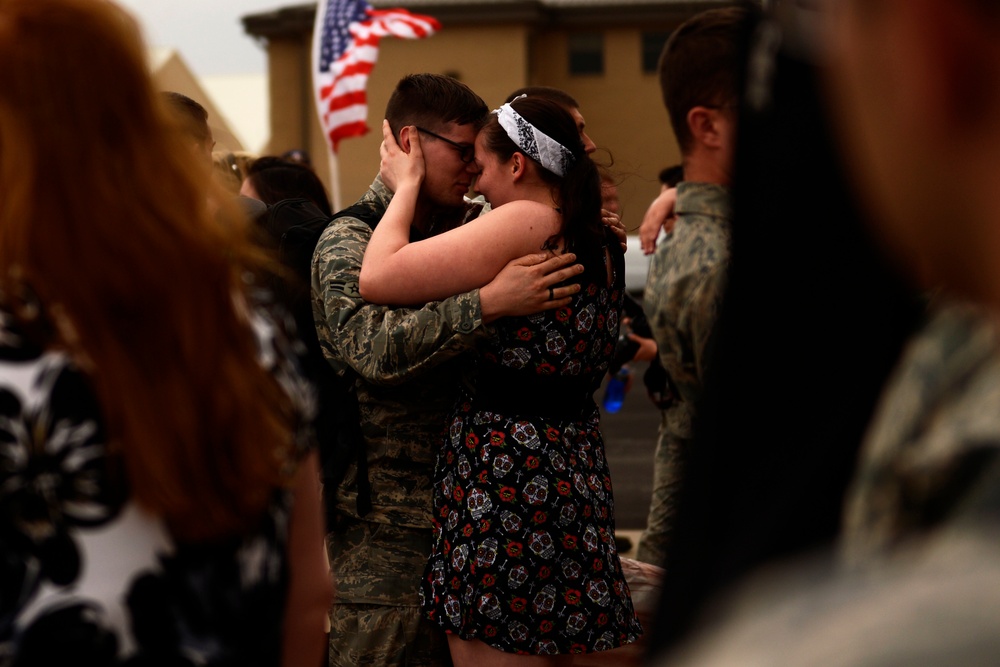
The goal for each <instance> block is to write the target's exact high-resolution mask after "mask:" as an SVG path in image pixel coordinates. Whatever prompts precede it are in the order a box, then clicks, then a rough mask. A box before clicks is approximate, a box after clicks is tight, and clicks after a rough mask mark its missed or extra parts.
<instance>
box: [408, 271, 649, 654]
mask: <svg viewBox="0 0 1000 667" xmlns="http://www.w3.org/2000/svg"><path fill="white" fill-rule="evenodd" d="M621 273H622V272H621V270H620V264H619V265H618V270H616V271H615V275H614V280H613V281H612V285H611V286H610V287H608V286H606V285H602V284H599V283H595V282H590V283H589V284H584V285H583V289H582V290H581V292H580V293H578V295H577V296H576V297H575V298H574V300H573V302H572V303H571V304H570V305H569V306H567V307H565V308H561V309H559V310H557V311H550V312H548V313H541V314H538V315H534V316H530V317H522V318H507V319H504V320H501V321H500V322H499V323H498V327H497V329H498V331H497V336H496V337H495V338H494V340H493V343H492V347H491V349H489V350H488V351H487V352H486V353H485V355H484V356H483V358H482V359H481V361H480V375H479V377H478V379H477V382H476V387H477V389H476V392H475V396H470V397H468V398H467V399H466V400H465V401H463V402H462V403H461V404H460V406H459V407H458V410H457V411H456V413H455V414H454V417H453V420H452V422H451V426H450V431H449V434H448V437H447V438H446V442H445V446H444V449H443V450H442V452H441V453H440V455H439V457H438V462H437V468H436V473H435V486H434V540H433V547H432V548H433V551H432V555H431V558H430V560H429V563H428V566H427V570H426V573H425V577H424V580H423V581H422V585H421V591H420V593H421V603H422V606H423V609H424V613H425V614H426V615H427V616H428V617H429V618H430V619H431V620H433V621H434V622H436V623H437V624H438V625H440V626H441V627H442V628H444V629H445V631H446V632H448V633H453V634H456V635H458V636H459V637H461V638H463V639H479V640H481V641H483V642H485V643H486V644H488V645H490V646H492V647H494V648H497V649H499V650H502V651H505V652H508V653H519V654H529V655H555V654H567V653H590V652H593V651H603V650H608V649H612V648H615V647H617V646H621V645H623V644H626V643H629V642H632V641H634V640H635V639H636V638H637V637H638V636H639V634H640V633H641V627H640V625H639V623H638V621H637V619H636V616H635V612H634V610H633V606H632V601H631V598H630V594H629V590H628V585H627V584H626V582H625V578H624V576H623V574H622V569H621V562H620V560H619V557H618V553H617V551H616V547H615V540H614V499H613V494H612V488H611V478H610V474H609V470H608V465H607V460H606V459H605V456H604V443H603V440H602V439H601V432H600V429H599V417H600V415H599V412H598V409H597V406H596V405H595V403H594V400H593V392H594V390H595V389H596V388H597V387H598V386H599V384H600V382H601V379H602V378H603V376H604V374H605V373H606V372H607V368H608V364H609V359H610V357H611V354H612V352H613V350H614V345H615V340H616V338H617V335H618V327H619V314H620V312H621V307H622V299H623V294H624V287H623V281H622V275H621ZM497 379H499V380H500V385H501V386H500V387H496V386H494V385H493V383H494V382H495V381H497ZM570 396H572V397H570Z"/></svg>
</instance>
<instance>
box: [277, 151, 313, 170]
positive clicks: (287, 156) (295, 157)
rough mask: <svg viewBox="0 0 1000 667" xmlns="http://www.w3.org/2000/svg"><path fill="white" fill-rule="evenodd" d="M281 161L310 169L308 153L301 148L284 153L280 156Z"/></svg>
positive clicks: (310, 160)
mask: <svg viewBox="0 0 1000 667" xmlns="http://www.w3.org/2000/svg"><path fill="white" fill-rule="evenodd" d="M281 159H283V160H288V161H289V162H297V163H299V164H304V165H305V166H307V167H312V158H311V157H310V156H309V151H307V150H304V149H302V148H293V149H292V150H290V151H285V152H284V153H282V154H281Z"/></svg>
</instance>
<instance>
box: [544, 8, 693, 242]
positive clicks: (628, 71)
mask: <svg viewBox="0 0 1000 667" xmlns="http://www.w3.org/2000/svg"><path fill="white" fill-rule="evenodd" d="M673 27H675V24H662V25H651V26H643V28H642V29H643V30H664V31H665V30H669V29H671V28H673ZM584 29H585V30H587V31H594V30H595V28H591V27H587V28H584ZM600 32H602V33H603V34H604V67H605V69H604V74H603V75H573V74H570V73H569V59H568V46H569V45H568V42H569V35H570V34H571V33H572V30H565V29H560V30H552V31H542V32H539V33H538V35H536V37H535V39H534V40H533V52H534V54H535V55H534V57H533V59H532V64H533V68H532V69H533V74H532V77H531V81H532V83H533V84H538V85H547V86H554V87H556V88H561V89H563V90H565V91H567V92H569V93H570V94H571V95H573V97H575V98H576V100H577V102H579V103H580V110H581V113H583V115H584V118H585V119H586V121H587V133H588V134H589V135H590V138H591V139H593V140H594V143H596V144H597V146H598V147H599V148H600V149H602V150H601V151H599V152H598V153H595V155H594V158H595V159H596V160H598V161H599V162H603V163H604V164H610V170H611V172H612V173H613V174H614V176H615V177H616V179H617V182H618V194H619V198H620V200H621V207H622V211H621V215H622V219H623V220H624V222H625V226H626V227H627V228H628V229H631V230H636V229H638V227H639V223H640V222H641V221H642V215H643V213H645V211H646V206H648V204H649V202H650V201H651V200H652V199H653V198H654V197H655V196H656V195H657V194H658V193H659V190H660V184H659V181H658V180H657V175H658V174H659V172H660V170H661V169H663V168H664V167H667V166H670V165H672V164H676V163H677V162H679V161H680V151H679V150H678V148H677V142H676V140H675V139H674V135H673V132H672V131H671V129H670V121H669V119H668V118H667V112H666V109H664V107H663V101H662V98H661V96H660V85H659V81H658V78H657V76H656V74H655V73H654V74H644V73H643V72H642V57H641V56H642V50H641V47H642V38H641V30H640V29H639V28H633V27H621V28H606V29H603V30H601V31H600Z"/></svg>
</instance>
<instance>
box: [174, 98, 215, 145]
mask: <svg viewBox="0 0 1000 667" xmlns="http://www.w3.org/2000/svg"><path fill="white" fill-rule="evenodd" d="M163 99H164V100H166V102H167V107H168V108H169V109H170V110H171V111H172V112H173V114H174V118H175V119H176V121H177V122H178V123H179V124H180V126H181V128H183V130H184V132H185V133H186V134H187V136H188V139H189V141H190V142H191V147H192V149H193V150H194V151H195V153H197V154H198V155H201V156H202V157H204V158H205V159H206V160H211V159H212V149H213V148H215V139H214V138H213V137H212V128H210V127H209V126H208V111H207V110H206V109H205V107H203V106H202V105H201V104H199V103H198V102H195V101H194V100H193V99H191V98H190V97H188V96H187V95H183V94H181V93H177V92H174V91H165V92H164V93H163Z"/></svg>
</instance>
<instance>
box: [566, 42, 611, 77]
mask: <svg viewBox="0 0 1000 667" xmlns="http://www.w3.org/2000/svg"><path fill="white" fill-rule="evenodd" d="M569 73H570V74H604V35H603V34H601V33H599V32H577V33H573V34H571V35H570V36H569Z"/></svg>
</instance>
